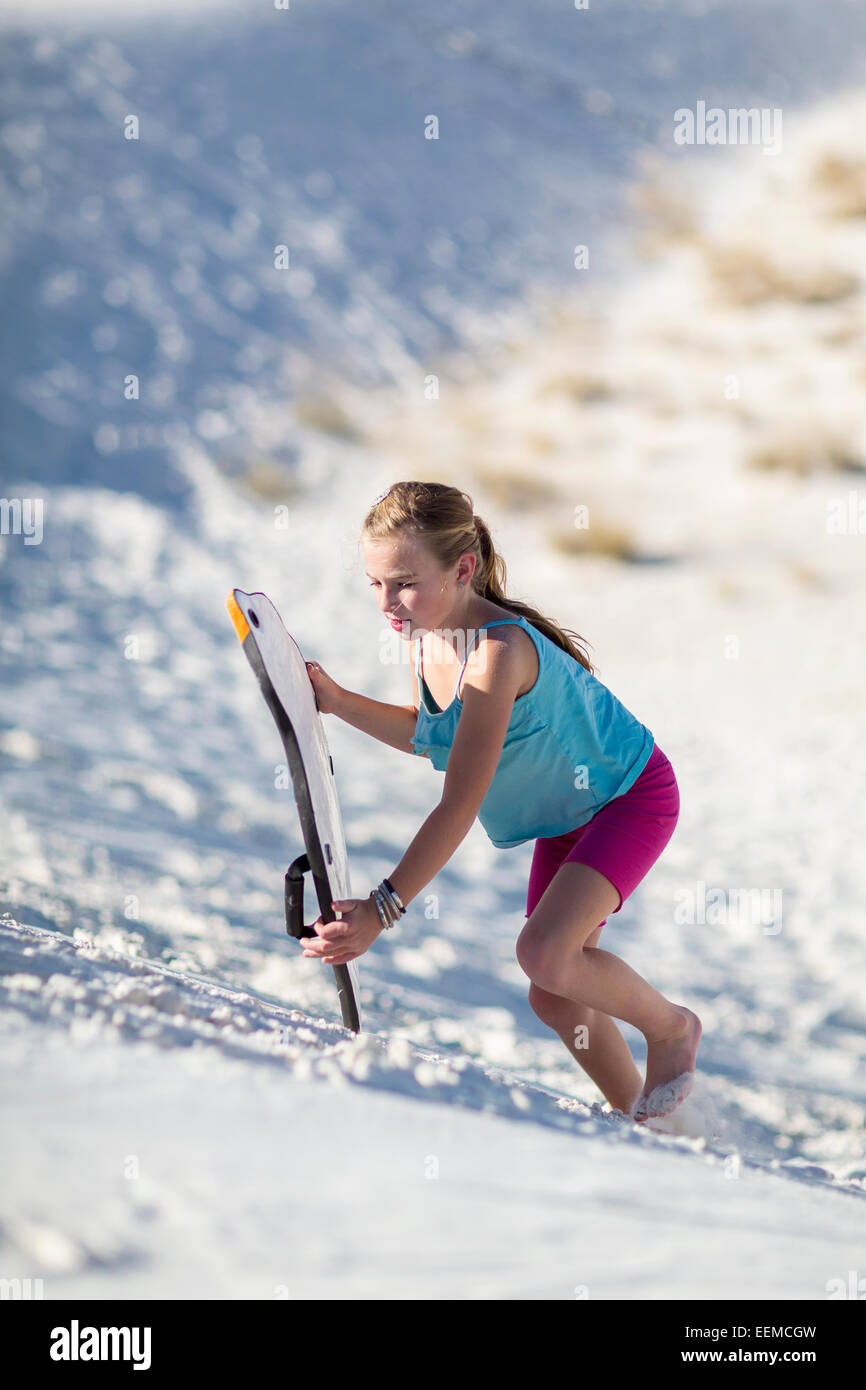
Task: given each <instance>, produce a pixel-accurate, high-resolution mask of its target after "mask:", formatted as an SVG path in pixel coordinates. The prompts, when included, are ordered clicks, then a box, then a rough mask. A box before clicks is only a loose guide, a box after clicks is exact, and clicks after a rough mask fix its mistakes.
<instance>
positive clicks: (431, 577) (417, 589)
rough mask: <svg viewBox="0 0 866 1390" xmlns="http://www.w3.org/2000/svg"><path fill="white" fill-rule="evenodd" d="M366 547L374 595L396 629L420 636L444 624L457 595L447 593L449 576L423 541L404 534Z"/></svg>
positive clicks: (366, 543) (409, 634)
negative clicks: (444, 589)
mask: <svg viewBox="0 0 866 1390" xmlns="http://www.w3.org/2000/svg"><path fill="white" fill-rule="evenodd" d="M363 550H364V563H365V566H366V572H367V578H368V579H369V581H370V585H371V587H372V590H373V595H374V597H375V599H376V602H377V604H378V605H379V609H380V611H381V612H382V613H384V614H385V616H386V618H388V619H389V621H391V626H392V627H393V629H394V631H395V632H399V633H401V635H402V636H403V637H409V636H416V637H417V636H418V635H419V632H418V630H419V629H423V630H424V631H432V630H433V629H434V628H437V627H440V626H441V625H442V621H443V618H445V617H447V615H448V611H449V609H450V608H451V606H452V600H453V594H446V593H443V591H442V590H443V585H446V584H447V576H446V575H445V574H443V572H442V571H441V570H440V569H439V566H438V564H437V562H436V560H435V559H434V557H433V556H432V555H431V554H430V552H429V550H427V548H426V546H425V545H424V544H423V542H421V541H419V540H418V538H417V537H416V536H409V535H403V536H399V537H398V538H397V539H396V540H393V541H364V542H363ZM461 563H465V562H461ZM470 564H471V561H470ZM459 577H460V578H464V576H463V575H462V574H461V575H460V576H459ZM467 579H468V576H467ZM467 587H468V584H467ZM459 592H461V593H462V592H463V590H460V591H459ZM413 630H414V631H413Z"/></svg>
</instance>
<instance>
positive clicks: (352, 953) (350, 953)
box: [301, 898, 383, 965]
mask: <svg viewBox="0 0 866 1390" xmlns="http://www.w3.org/2000/svg"><path fill="white" fill-rule="evenodd" d="M331 907H332V908H333V909H334V910H335V911H336V912H342V914H343V916H342V918H341V919H340V920H339V921H333V922H323V921H322V916H321V913H320V914H319V916H318V917H317V918H316V920H315V922H313V923H312V924H311V925H312V926H313V927H315V929H316V935H315V936H305V937H303V938H302V939H301V944H302V946H303V948H304V955H305V956H315V957H316V959H318V960H320V961H322V962H323V963H324V964H325V965H346V964H348V962H349V961H350V960H354V959H355V958H356V956H362V955H363V954H364V952H365V951H366V950H368V949H369V947H370V946H372V944H373V942H374V941H375V940H376V937H377V936H378V935H379V933H380V932H381V931H382V930H383V928H382V922H381V919H380V917H379V913H378V911H377V909H376V905H375V903H374V902H373V899H372V898H339V899H337V900H336V901H335V902H333V903H331Z"/></svg>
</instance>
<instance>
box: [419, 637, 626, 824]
mask: <svg viewBox="0 0 866 1390" xmlns="http://www.w3.org/2000/svg"><path fill="white" fill-rule="evenodd" d="M508 623H517V624H518V625H519V626H520V627H522V628H523V629H524V631H525V632H528V633H529V635H530V637H531V638H532V640H533V642H534V643H535V650H536V652H537V653H538V677H537V679H536V682H535V684H534V686H533V687H532V689H531V690H528V691H527V692H526V693H525V694H524V695H518V697H517V699H516V700H515V701H514V705H513V707H512V711H511V719H510V720H509V723H508V729H507V730H506V734H505V743H504V745H503V748H502V752H501V754H500V757H499V762H498V764H497V766H496V771H495V773H494V774H493V780H492V781H491V783H490V786H489V787H488V788H487V792H486V794H485V797H484V800H483V801H482V803H481V806H480V808H479V811H478V819H479V820H480V821H481V824H482V825H483V826H484V829H485V830H486V831H487V834H488V836H489V837H490V839H491V841H492V842H493V844H494V845H496V846H497V848H499V849H510V848H511V847H512V846H513V845H520V844H523V842H524V840H533V839H538V838H544V837H546V836H549V835H564V834H565V833H566V831H569V830H576V829H577V827H578V826H581V825H585V824H586V822H587V821H588V820H590V819H591V818H592V817H593V816H594V815H595V813H596V811H598V810H600V808H601V807H602V806H605V805H606V804H607V802H608V801H612V800H613V798H614V797H616V796H622V795H623V793H624V792H627V791H628V789H629V787H630V786H632V784H633V783H634V782H635V781H636V780H637V778H638V777H639V776H640V774H641V773H642V772H643V770H644V768H645V767H646V765H647V762H648V761H649V757H650V754H651V753H652V750H653V736H652V734H651V733H650V731H649V729H647V728H646V727H645V725H643V724H641V723H640V721H639V720H637V719H635V717H634V715H633V714H631V712H630V711H629V710H627V709H626V707H625V705H623V704H621V703H620V701H619V700H618V699H617V698H616V696H615V695H613V694H612V693H611V691H610V690H608V688H607V686H606V685H603V684H602V682H601V681H600V680H598V679H597V677H595V676H594V675H592V674H591V673H590V672H589V671H587V669H586V667H585V666H581V664H580V662H579V661H577V660H575V658H574V657H573V656H571V654H570V653H569V652H566V651H564V650H563V649H562V647H559V646H557V644H556V643H555V642H552V641H551V639H550V638H549V637H547V636H546V635H545V634H544V633H543V632H540V631H539V630H538V628H537V627H533V626H532V623H530V622H529V621H528V619H527V618H525V617H523V616H522V615H520V616H518V617H515V618H501V619H497V620H495V621H493V622H489V623H482V625H481V628H479V629H477V631H478V632H480V631H482V630H483V629H484V628H488V627H501V626H504V625H506V624H508ZM415 640H416V647H415V675H416V677H417V680H418V705H419V709H418V718H417V721H416V723H415V735H414V737H413V739H412V745H413V752H415V753H418V754H421V755H424V754H427V755H429V758H430V761H431V762H432V764H433V766H434V767H435V768H437V769H438V770H439V771H440V772H444V771H445V768H446V767H447V765H448V754H449V753H450V751H451V744H452V742H453V741H454V735H455V733H456V732H457V721H458V719H459V718H460V711H461V709H462V707H463V701H462V700H460V699H458V697H457V691H458V690H459V689H460V680H461V677H462V676H463V672H464V669H465V667H466V661H468V660H469V655H470V652H469V651H468V652H467V654H466V659H465V660H464V662H463V664H462V665H461V667H460V672H459V674H458V676H457V682H456V684H455V686H454V698H453V699H452V701H451V703H450V705H449V706H448V708H447V709H444V710H440V709H439V707H438V705H437V704H436V702H435V700H434V699H433V696H432V695H431V694H430V690H429V687H428V686H427V682H426V681H425V680H424V677H423V675H422V674H421V639H420V637H418V638H416V639H415ZM470 651H471V646H470Z"/></svg>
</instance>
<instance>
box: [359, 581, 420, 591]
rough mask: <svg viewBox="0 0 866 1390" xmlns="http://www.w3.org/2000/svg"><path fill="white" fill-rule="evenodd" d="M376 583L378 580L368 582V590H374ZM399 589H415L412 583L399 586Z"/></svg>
mask: <svg viewBox="0 0 866 1390" xmlns="http://www.w3.org/2000/svg"><path fill="white" fill-rule="evenodd" d="M378 583H379V581H378V579H371V580H370V583H369V584H368V586H367V587H368V588H369V589H374V588H375V587H376V585H377V584H378ZM400 588H401V589H414V588H415V585H414V583H413V584H401V585H400Z"/></svg>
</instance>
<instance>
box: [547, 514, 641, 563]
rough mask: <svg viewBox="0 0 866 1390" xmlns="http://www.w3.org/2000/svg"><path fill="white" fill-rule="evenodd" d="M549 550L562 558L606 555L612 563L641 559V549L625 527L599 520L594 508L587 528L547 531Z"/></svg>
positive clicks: (604, 519) (600, 518)
mask: <svg viewBox="0 0 866 1390" xmlns="http://www.w3.org/2000/svg"><path fill="white" fill-rule="evenodd" d="M547 538H548V541H549V543H550V545H551V547H552V548H553V549H554V550H556V551H558V552H559V554H561V555H572V556H578V557H581V556H588V555H593V556H598V555H607V556H609V557H610V558H612V559H614V560H626V561H629V562H633V561H636V560H640V559H642V558H643V557H642V554H641V551H640V547H639V546H638V544H637V542H636V541H635V539H634V537H633V536H632V535H631V533H630V531H629V530H628V528H627V527H625V526H623V525H622V523H621V522H614V521H609V520H608V519H607V518H606V517H604V516H599V514H598V511H597V510H596V509H595V508H592V509H591V510H590V514H589V525H588V526H587V527H583V528H580V527H576V526H575V527H572V528H571V529H570V530H566V529H565V528H560V529H558V530H552V531H548V533H547Z"/></svg>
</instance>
